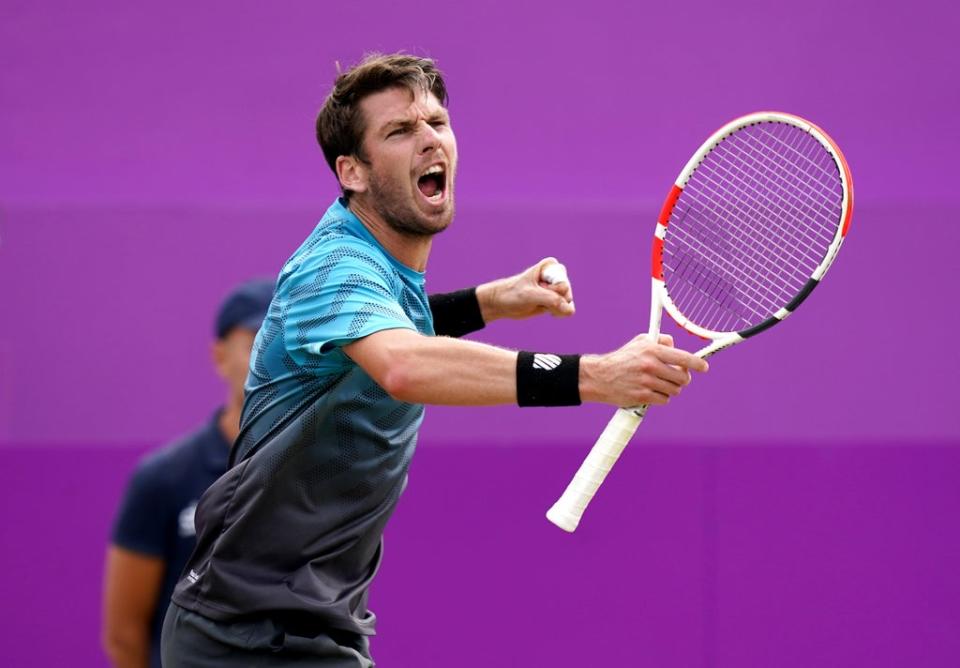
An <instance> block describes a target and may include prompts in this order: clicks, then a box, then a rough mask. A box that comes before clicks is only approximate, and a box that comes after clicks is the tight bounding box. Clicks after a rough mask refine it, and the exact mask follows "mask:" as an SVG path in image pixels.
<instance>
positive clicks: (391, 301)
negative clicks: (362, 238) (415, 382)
mask: <svg viewBox="0 0 960 668" xmlns="http://www.w3.org/2000/svg"><path fill="white" fill-rule="evenodd" d="M291 278H292V279H293V280H291V281H290V287H289V294H288V298H287V309H286V313H285V317H286V322H285V324H284V336H285V337H286V343H287V350H288V352H289V354H290V356H291V357H292V358H293V359H294V360H295V361H297V362H298V363H301V364H310V363H316V362H318V361H319V360H320V359H321V358H323V357H325V356H328V355H330V354H331V353H336V352H338V351H339V349H340V348H341V347H342V346H344V345H346V344H348V343H351V342H353V341H356V340H357V339H361V338H363V337H365V336H368V335H370V334H373V333H374V332H378V331H381V330H385V329H412V330H415V331H416V325H414V323H413V321H412V320H411V319H410V318H409V316H407V314H406V313H405V312H404V310H403V308H401V306H400V303H399V301H398V295H399V293H400V290H401V288H400V286H399V285H398V282H399V279H398V278H397V277H396V276H395V272H394V271H393V269H392V268H391V267H390V265H389V262H388V261H387V260H386V258H384V257H383V256H382V255H381V254H379V253H377V252H376V251H375V250H374V249H372V248H370V247H369V246H367V245H365V244H363V243H361V242H359V241H357V242H353V241H350V242H347V241H343V240H341V241H339V242H338V244H337V246H336V248H334V249H333V250H331V251H329V252H326V253H322V254H318V257H317V258H316V260H315V261H313V262H310V263H305V264H304V265H303V266H301V267H300V268H299V269H298V270H297V273H296V275H295V276H292V277H291Z"/></svg>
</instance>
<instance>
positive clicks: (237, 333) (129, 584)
mask: <svg viewBox="0 0 960 668" xmlns="http://www.w3.org/2000/svg"><path fill="white" fill-rule="evenodd" d="M273 285H274V284H273V281H266V280H254V281H249V282H246V283H243V284H241V285H240V286H238V287H237V288H236V289H234V290H233V292H231V293H230V295H228V297H227V298H226V299H225V300H224V302H223V304H222V305H221V307H220V310H219V312H218V315H217V319H216V323H215V332H214V333H215V336H216V339H215V341H214V343H213V346H212V357H213V365H214V367H215V369H216V371H217V373H218V375H219V376H220V377H221V378H222V379H223V380H224V382H225V384H226V388H227V390H228V394H227V400H226V403H225V404H224V405H223V406H222V407H221V408H219V409H217V411H216V412H215V413H214V414H213V415H212V417H211V418H210V420H209V421H207V423H206V424H204V425H203V426H202V427H200V428H199V429H197V430H196V431H194V432H193V433H191V434H189V435H187V436H184V437H182V438H180V439H178V440H176V441H175V442H173V443H171V444H170V445H168V446H166V447H164V448H162V449H160V450H158V451H156V452H153V453H151V454H149V455H147V456H146V457H144V458H143V460H141V462H140V463H139V465H138V466H137V469H136V471H135V472H134V474H133V476H132V478H131V479H130V482H129V484H128V486H127V489H126V492H125V494H124V497H123V500H122V502H121V505H120V509H119V512H118V514H117V518H116V521H115V524H114V527H113V533H112V536H111V544H110V548H109V551H108V555H107V568H106V576H105V580H106V582H105V588H104V626H103V645H104V650H105V651H106V652H107V654H108V656H109V657H110V660H111V662H112V663H113V665H123V666H128V665H133V666H148V665H149V666H151V667H152V668H158V667H159V666H160V665H161V664H160V631H161V628H162V625H163V615H164V613H165V612H166V609H167V606H168V605H169V603H170V596H171V594H172V593H173V589H174V586H175V585H176V583H177V580H178V578H179V576H180V573H181V571H182V570H183V567H184V565H185V564H186V562H187V560H188V559H189V557H190V554H191V552H192V551H193V548H194V546H195V544H196V529H195V526H194V512H195V510H196V507H197V502H198V500H199V499H200V497H201V495H202V494H203V492H204V491H206V489H207V488H208V487H209V486H210V485H211V484H213V482H214V481H216V480H217V478H219V477H220V476H221V475H222V474H223V473H224V471H226V469H227V460H228V457H229V454H230V446H231V445H232V443H233V441H234V440H235V439H236V436H237V433H238V431H239V423H240V411H241V409H242V406H243V386H244V382H245V380H246V375H247V368H248V365H249V359H250V350H251V347H252V345H253V340H254V336H255V335H256V332H257V330H258V329H259V328H260V325H261V323H262V322H263V319H264V316H265V315H266V312H267V309H268V307H269V304H270V299H271V297H272V295H273Z"/></svg>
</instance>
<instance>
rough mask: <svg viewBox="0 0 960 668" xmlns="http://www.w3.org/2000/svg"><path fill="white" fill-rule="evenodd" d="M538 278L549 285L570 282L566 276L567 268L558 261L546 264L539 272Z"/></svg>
mask: <svg viewBox="0 0 960 668" xmlns="http://www.w3.org/2000/svg"><path fill="white" fill-rule="evenodd" d="M540 278H541V279H542V280H543V281H545V282H546V283H549V284H550V285H556V284H557V283H569V282H570V279H569V278H568V277H567V268H566V267H565V266H563V265H562V264H560V263H559V262H556V263H554V264H548V265H547V266H546V267H544V268H543V271H541V272H540Z"/></svg>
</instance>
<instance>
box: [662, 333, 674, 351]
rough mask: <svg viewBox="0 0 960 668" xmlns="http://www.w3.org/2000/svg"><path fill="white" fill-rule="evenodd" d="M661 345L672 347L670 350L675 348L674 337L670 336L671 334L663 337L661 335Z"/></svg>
mask: <svg viewBox="0 0 960 668" xmlns="http://www.w3.org/2000/svg"><path fill="white" fill-rule="evenodd" d="M660 345H661V346H668V347H670V348H673V337H672V336H670V335H669V334H661V335H660Z"/></svg>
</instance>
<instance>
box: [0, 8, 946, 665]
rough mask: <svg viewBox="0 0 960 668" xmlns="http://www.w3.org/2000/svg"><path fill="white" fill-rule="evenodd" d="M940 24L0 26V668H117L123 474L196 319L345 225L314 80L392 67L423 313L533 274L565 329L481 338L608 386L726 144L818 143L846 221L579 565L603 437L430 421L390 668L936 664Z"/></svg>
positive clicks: (170, 11)
mask: <svg viewBox="0 0 960 668" xmlns="http://www.w3.org/2000/svg"><path fill="white" fill-rule="evenodd" d="M57 5H59V7H58V6H57ZM958 23H960V21H958V14H957V10H956V9H955V8H954V7H953V6H952V5H949V4H948V3H946V2H935V1H932V0H920V1H919V2H914V3H910V4H909V5H902V6H900V7H895V8H880V7H878V6H876V5H875V4H874V3H868V2H856V1H850V0H841V1H836V0H832V1H830V2H827V1H825V0H816V1H815V2H812V3H809V4H807V5H805V6H804V7H803V8H802V10H800V9H798V8H797V7H793V6H790V7H787V6H783V7H774V6H771V5H769V4H768V3H759V2H744V1H738V2H734V3H711V2H707V1H706V0H695V1H694V2H692V3H687V4H685V5H682V6H676V7H672V6H670V5H669V4H668V3H659V4H656V5H647V4H643V3H633V4H628V3H618V2H613V1H612V0H600V1H598V2H591V3H584V4H582V6H580V7H572V8H564V7H561V6H560V5H558V4H557V3H548V2H545V1H543V0H539V1H536V2H520V1H516V0H514V1H512V2H488V3H470V4H463V5H462V6H459V5H457V4H456V3H447V4H445V5H432V6H430V5H426V6H424V7H422V8H412V7H410V6H402V7H398V8H393V7H392V5H391V4H389V3H386V2H380V1H377V2H367V3H363V4H362V5H361V4H359V3H343V4H339V5H332V4H328V3H315V2H285V3H282V4H280V5H277V6H274V7H269V6H268V5H266V4H264V3H252V2H230V3H226V2H207V3H200V4H199V6H194V5H193V4H186V3H182V4H181V3H167V4H166V5H165V6H163V7H151V8H142V7H135V6H134V5H132V4H130V3H121V2H94V3H83V4H81V5H74V4H70V3H44V4H39V5H38V4H36V3H27V2H15V1H11V0H6V1H5V2H4V3H3V4H2V6H0V447H2V452H0V455H2V460H0V461H2V464H0V549H2V555H3V556H2V557H0V600H3V601H4V602H5V603H6V605H4V606H2V607H0V637H2V638H3V639H4V640H6V641H7V642H4V643H2V646H3V649H2V650H0V662H2V663H3V664H4V665H11V666H49V665H57V664H59V663H64V662H67V660H68V658H69V662H71V663H72V664H73V665H80V666H97V665H103V664H104V662H105V659H104V658H103V656H102V654H101V653H100V651H99V649H98V647H97V637H96V636H97V627H98V615H99V601H98V596H99V588H100V570H101V560H102V552H103V546H104V543H105V541H106V535H107V531H108V526H109V523H110V520H111V517H112V513H113V510H114V507H115V503H116V500H117V498H118V496H119V494H120V491H121V489H122V486H123V483H124V481H125V479H126V476H127V475H128V474H129V472H130V470H131V469H132V467H133V465H134V463H135V461H136V459H137V457H139V456H140V455H141V454H142V453H143V452H144V451H145V450H146V449H147V448H150V447H154V446H156V445H157V444H159V443H161V442H163V441H166V440H168V439H169V438H170V437H171V436H172V435H174V434H178V433H182V432H184V431H186V430H187V429H190V428H191V427H192V426H193V425H194V424H196V423H197V422H198V421H199V420H201V419H203V418H204V417H205V416H206V415H207V414H208V413H209V411H210V409H211V407H212V406H213V405H214V404H215V403H216V402H217V401H218V399H219V396H220V389H219V386H218V382H217V380H216V379H215V377H214V375H213V373H212V372H211V371H210V369H209V363H208V352H207V349H208V345H209V330H210V324H209V323H210V320H211V315H212V312H213V310H214V309H215V307H216V304H217V303H218V300H219V299H220V298H221V297H222V295H223V294H224V293H225V291H226V290H228V289H229V287H230V286H231V285H232V284H233V283H235V282H236V281H238V280H240V279H242V278H245V277H247V276H250V275H253V274H274V273H275V272H276V270H277V268H278V267H279V265H280V263H281V262H282V261H283V259H285V257H286V255H287V254H288V253H289V252H290V251H291V249H292V248H293V247H294V246H295V245H296V244H297V243H298V242H299V240H300V239H301V238H302V237H303V236H304V235H305V234H306V233H307V232H308V231H309V229H311V227H312V226H313V224H314V222H315V221H316V219H317V218H318V217H319V215H320V214H321V213H322V211H323V210H324V209H325V207H326V206H327V204H328V203H329V201H330V199H331V198H332V197H333V196H334V194H335V187H334V182H333V179H332V177H331V176H330V175H329V173H328V171H327V168H326V166H325V164H324V163H323V161H322V158H321V155H320V152H319V149H318V148H316V146H315V145H314V143H313V140H312V122H313V115H314V113H315V110H316V108H317V107H318V106H319V104H320V103H321V102H322V99H323V96H324V95H325V93H326V91H327V90H328V88H329V84H330V81H331V80H332V77H333V74H334V72H335V69H334V64H333V63H334V62H335V61H341V62H343V63H351V62H354V61H356V60H357V59H358V58H359V57H360V56H361V55H362V53H363V52H365V51H370V50H383V51H389V50H395V49H405V50H408V51H413V52H416V53H424V54H428V55H431V56H433V57H435V58H437V59H438V60H439V62H440V64H441V66H442V67H443V69H444V70H445V72H446V73H447V75H448V80H449V84H450V88H451V93H452V101H451V110H452V113H453V117H454V127H455V130H456V131H457V135H458V139H459V143H460V153H461V169H460V181H459V190H458V202H459V215H458V217H457V221H456V222H455V224H454V226H453V227H452V228H451V229H450V230H449V231H448V232H447V233H445V234H444V235H443V236H442V237H441V238H439V239H438V240H437V243H436V246H435V253H434V256H433V258H432V259H431V264H430V267H429V276H430V278H429V281H430V286H431V288H432V289H435V290H443V289H448V288H455V287H459V286H462V285H465V284H471V283H476V282H478V281H481V280H484V279H486V278H489V277H492V276H496V275H502V274H503V273H506V272H511V271H515V270H517V269H519V268H521V267H522V266H525V265H526V264H528V263H530V262H532V261H534V260H536V259H538V258H539V257H542V256H544V255H556V256H558V257H560V258H561V259H563V260H564V261H565V262H566V263H567V264H568V266H569V267H570V269H571V274H572V276H573V279H574V282H575V288H576V291H577V299H576V301H577V306H578V315H577V316H576V317H575V318H573V319H571V320H567V321H550V320H545V321H543V322H529V323H505V324H502V325H498V326H496V327H494V328H491V329H490V330H489V331H488V332H484V333H482V334H481V336H480V337H479V338H481V339H482V340H487V341H490V342H493V343H500V344H503V345H512V346H516V347H529V348H541V349H555V350H561V351H563V350H596V351H602V350H607V349H611V348H613V347H615V346H617V345H619V344H620V343H622V342H623V341H625V340H626V339H627V338H629V337H630V336H632V335H633V334H635V333H636V332H638V331H643V330H644V329H645V328H646V317H647V315H646V314H647V303H648V302H647V300H648V288H647V285H648V283H647V276H646V260H645V258H646V257H647V254H648V243H649V235H650V231H651V228H652V221H653V219H654V216H655V213H656V211H657V209H658V207H659V204H660V200H661V199H662V196H663V194H664V193H665V192H666V189H667V187H668V186H669V184H670V182H671V181H672V179H673V178H674V177H675V175H676V173H677V171H678V170H679V169H680V167H681V166H682V165H683V162H684V160H685V159H686V158H687V157H688V155H689V153H690V152H691V151H692V150H693V149H694V148H695V147H696V146H697V145H698V144H699V142H700V141H702V139H703V138H704V137H705V136H706V135H707V134H708V133H709V132H710V131H712V130H713V129H715V128H716V127H717V126H719V125H720V124H721V123H723V122H724V121H726V120H727V119H729V118H730V117H733V116H735V115H738V114H741V113H745V112H748V111H752V110H756V109H762V108H774V109H783V110H787V111H792V112H795V113H799V114H801V115H804V116H807V117H809V118H811V119H813V120H814V121H815V122H817V123H818V124H820V125H822V126H823V127H825V128H827V129H828V131H829V132H830V133H831V134H832V135H833V136H834V138H835V139H836V140H837V141H838V142H839V143H840V145H841V146H842V147H843V149H844V151H845V152H846V155H847V157H848V159H849V161H850V163H851V167H852V169H853V172H854V178H855V182H856V189H857V209H856V212H855V215H854V223H853V228H852V231H851V236H850V238H849V240H848V242H847V245H846V246H845V247H844V251H843V253H842V254H841V258H840V259H839V261H838V263H837V264H836V266H835V267H834V269H833V270H832V271H831V274H830V279H829V280H828V281H827V282H826V285H825V286H823V287H822V288H821V289H820V290H818V291H817V293H816V294H815V296H814V297H813V298H812V299H811V300H810V301H809V302H808V303H807V304H805V305H804V308H803V309H802V310H801V311H800V312H799V313H798V314H797V316H795V318H794V319H792V320H791V324H789V325H787V326H784V327H782V328H777V329H776V330H774V331H772V332H771V333H770V334H769V335H766V336H764V337H760V338H759V339H757V340H756V343H755V344H751V345H750V346H745V347H743V348H741V349H737V350H735V351H732V352H730V353H728V355H729V357H728V356H727V354H725V355H724V356H722V357H718V358H717V359H716V360H715V362H714V364H713V371H712V372H711V373H710V374H709V375H708V376H707V377H704V378H701V379H698V382H697V383H696V384H695V385H694V386H692V387H691V388H689V390H688V391H687V392H686V393H685V395H684V397H683V398H682V400H681V401H677V402H676V403H675V404H674V405H672V406H670V407H669V409H667V410H664V411H662V412H661V411H657V412H656V414H655V415H651V419H650V420H649V421H648V423H647V424H645V425H644V431H643V434H642V436H641V437H639V438H638V440H637V443H635V444H634V447H632V448H631V449H630V451H629V452H628V456H626V457H625V459H624V461H623V462H622V465H621V466H620V467H618V469H617V472H616V474H615V476H614V477H613V478H612V479H611V481H610V484H609V485H608V486H607V487H605V488H604V491H603V493H602V494H601V496H600V497H599V498H598V499H597V502H596V507H595V508H593V509H591V513H590V515H589V517H588V520H587V521H586V523H585V525H584V526H583V528H582V529H581V531H579V532H578V533H577V534H576V535H575V536H573V537H570V536H566V535H560V533H559V532H557V531H556V530H555V529H553V528H552V527H551V526H550V525H548V524H547V523H546V522H545V521H544V520H543V519H542V511H543V510H544V509H545V508H546V507H547V506H548V505H549V503H550V502H551V501H552V500H553V497H554V495H555V494H556V493H557V492H558V491H560V489H561V488H562V486H563V484H564V482H565V481H566V479H567V477H568V476H569V474H570V473H571V472H572V470H573V469H574V468H575V467H576V465H577V463H578V460H579V458H580V457H581V456H582V455H583V453H584V452H585V448H586V446H588V445H589V443H590V442H592V439H593V437H594V436H595V435H596V433H597V432H598V430H599V429H600V428H602V426H603V424H604V423H605V421H606V419H607V417H608V415H609V413H610V410H609V409H607V408H605V407H598V406H594V407H584V408H582V409H578V410H556V411H547V410H543V411H523V412H521V411H519V410H517V409H514V408H509V407H505V408H496V409H489V408H488V409H449V408H443V409H441V408H433V409H430V410H429V411H428V415H429V416H428V419H427V422H426V426H425V427H424V429H423V431H422V434H421V452H419V453H418V456H417V460H416V461H415V463H414V469H413V473H412V477H411V486H410V488H409V491H408V494H407V496H406V498H405V499H404V501H403V504H402V505H401V508H400V511H399V513H398V516H397V517H396V519H395V521H394V523H393V524H392V525H391V527H390V529H389V532H388V544H387V559H386V564H385V566H384V570H383V572H382V574H381V577H380V579H379V580H378V582H377V586H376V588H375V590H374V594H373V597H374V606H375V609H376V610H377V612H378V613H379V614H380V616H381V620H382V623H381V637H380V638H378V639H377V640H376V642H375V644H374V649H375V652H376V655H377V657H378V658H379V660H380V662H381V663H382V664H383V665H386V666H411V665H443V664H449V663H450V662H451V660H450V659H449V658H447V659H444V658H443V657H450V656H454V657H456V658H455V659H454V660H453V664H454V665H461V666H467V665H470V666H490V665H557V666H560V665H570V666H593V665H608V664H611V663H619V664H621V665H703V666H738V667H741V666H769V665H778V666H792V665H796V666H810V665H818V666H828V665H836V666H853V665H871V666H903V665H924V666H953V665H957V664H958V663H960V642H958V640H957V636H956V633H955V630H956V628H958V624H960V603H958V601H960V580H958V577H957V575H956V572H955V571H956V569H955V568H954V567H953V566H954V565H955V564H956V563H957V558H958V557H960V539H958V537H957V536H958V534H957V531H956V525H955V518H956V517H957V515H958V511H960V491H958V490H960V485H958V478H960V456H958V452H960V451H958V450H957V449H956V446H957V445H958V443H960V417H958V412H957V410H956V403H957V392H956V391H955V390H954V379H955V378H956V377H957V375H958V373H960V357H958V356H957V355H956V353H954V352H952V351H953V350H954V349H955V348H954V346H953V338H954V337H952V336H951V332H952V331H954V330H956V329H957V327H958V325H960V322H958V316H957V315H956V314H955V313H953V312H949V311H945V312H942V311H943V307H942V306H940V305H943V304H952V303H953V301H955V299H956V297H955V291H956V285H957V280H956V278H955V268H956V264H957V263H956V261H955V259H954V252H953V251H954V248H955V247H956V245H957V243H958V241H960V232H958V231H957V227H956V221H957V217H958V216H957V214H958V212H960V197H958V195H957V193H956V192H955V190H954V189H952V187H951V186H952V181H951V179H949V178H948V175H949V174H952V173H953V172H955V171H956V170H955V166H954V156H955V155H956V154H957V152H958V149H960V135H958V133H957V132H956V128H955V119H956V116H957V113H958V112H960V87H958V86H957V85H956V83H955V79H956V72H957V71H958V65H960V56H958V52H957V49H956V44H955V34H956V31H957V28H958V27H960V26H958ZM938 177H939V178H938ZM914 230H918V231H922V232H923V236H922V237H921V236H920V235H917V234H914V233H913V232H914ZM504 240H509V242H508V243H504ZM908 272H909V273H908ZM681 343H682V344H685V345H688V346H692V345H695V344H694V342H691V341H690V340H689V339H687V340H685V341H682V342H681ZM784 351H789V353H790V354H789V355H784V354H783V353H784ZM465 425H468V426H467V427H466V428H465ZM502 445H510V446H522V447H511V448H501V447H499V446H502ZM491 488H492V489H495V490H496V493H495V494H492V493H491V491H490V490H491ZM589 572H595V573H596V574H597V575H596V577H597V578H598V581H597V582H596V583H592V584H588V585H586V586H579V587H570V586H569V585H568V584H566V582H567V580H568V577H569V576H570V575H571V574H584V573H589ZM51 628H53V629H56V632H55V633H53V634H51V632H50V630H51ZM428 639H433V640H432V641H430V642H428ZM14 640H16V642H14ZM502 648H509V650H510V651H509V655H508V658H501V657H502V655H501V654H499V652H500V651H501V650H502Z"/></svg>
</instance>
